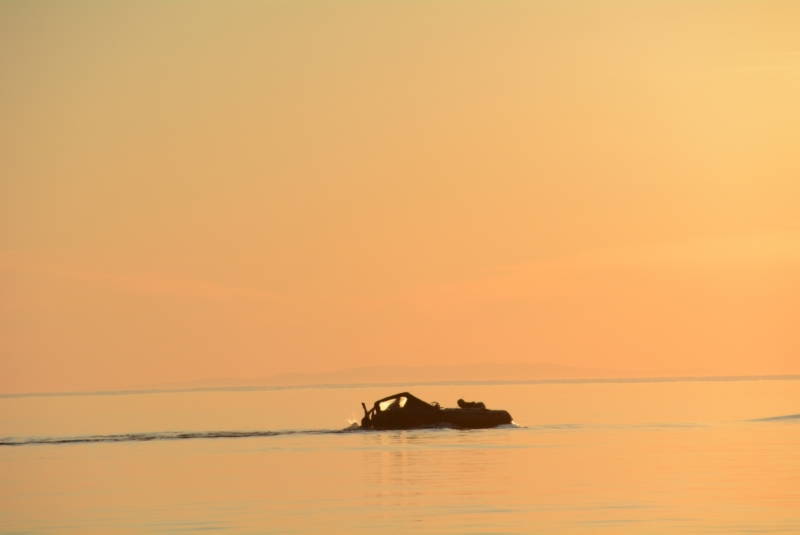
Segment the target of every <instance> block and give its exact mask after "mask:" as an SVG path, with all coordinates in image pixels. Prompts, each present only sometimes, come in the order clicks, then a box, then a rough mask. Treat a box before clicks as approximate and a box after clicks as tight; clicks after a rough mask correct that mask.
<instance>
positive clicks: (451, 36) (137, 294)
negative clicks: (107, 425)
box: [0, 0, 800, 393]
mask: <svg viewBox="0 0 800 535" xmlns="http://www.w3.org/2000/svg"><path fill="white" fill-rule="evenodd" d="M798 24H800V4H798V3H797V2H795V1H793V0H790V1H777V0H759V1H755V0H752V1H737V0H719V1H716V0H701V1H692V2H688V1H686V2H684V1H680V0H679V1H675V2H673V1H656V0H654V1H650V2H640V1H617V0H608V1H570V2H562V1H546V0H539V1H527V2H523V1H511V0H508V1H501V2H497V1H494V0H492V1H489V0H485V1H472V0H465V1H458V2H455V1H445V0H442V1H435V2H428V1H426V2H422V1H413V0H412V1H408V2H378V1H365V0H356V1H347V2H345V1H341V2H332V1H304V0H292V1H278V0H274V1H263V2H256V1H252V2H249V1H234V2H210V1H203V0H198V1H192V2H189V1H175V2H160V1H158V2H157V1H147V0H145V1H142V2H105V1H74V2H56V1H49V2H48V1H42V2H23V1H15V0H10V1H6V2H2V3H0V79H1V81H2V83H0V117H2V120H1V121H0V203H1V204H0V218H1V219H0V392H6V393H10V392H32V391H72V390H86V389H90V390H101V389H114V388H135V387H140V386H151V385H165V384H177V383H182V382H195V383H197V382H200V383H204V382H205V383H208V384H217V383H224V382H226V381H247V380H258V379H260V378H265V377H270V376H272V375H276V374H285V373H317V372H325V371H332V370H338V369H342V368H349V367H362V366H375V365H408V366H426V365H434V364H435V365H437V366H447V365H471V364H486V363H496V364H497V365H498V367H502V365H503V364H504V363H552V364H557V365H563V366H572V367H576V368H585V369H591V370H607V373H609V374H618V373H633V372H635V373H642V374H648V375H663V374H676V373H677V374H713V375H729V374H731V375H732V374H796V373H800V328H798V325H800V324H799V323H798V321H797V315H798V314H797V311H798V310H800V211H799V210H798V208H797V207H798V204H800V153H798V141H797V140H798V139H800V99H798V98H797V95H798V94H800V32H797V27H798ZM476 378H477V377H476Z"/></svg>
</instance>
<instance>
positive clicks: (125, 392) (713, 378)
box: [0, 374, 800, 399]
mask: <svg viewBox="0 0 800 535" xmlns="http://www.w3.org/2000/svg"><path fill="white" fill-rule="evenodd" d="M797 380H800V374H764V375H699V376H671V377H658V376H650V377H586V378H561V379H557V378H555V379H508V380H502V379H500V380H456V381H383V382H360V383H316V384H297V385H250V386H231V385H228V386H197V387H183V388H140V389H133V388H132V389H120V390H76V391H61V392H20V393H0V399H11V398H34V397H79V396H132V395H147V394H176V393H190V392H262V391H263V392H269V391H278V390H306V389H313V388H319V389H345V388H370V387H380V386H386V387H389V386H447V385H453V386H457V385H487V386H493V385H537V384H542V385H546V384H615V383H619V384H624V383H680V382H697V383H702V382H710V383H723V382H740V381H797Z"/></svg>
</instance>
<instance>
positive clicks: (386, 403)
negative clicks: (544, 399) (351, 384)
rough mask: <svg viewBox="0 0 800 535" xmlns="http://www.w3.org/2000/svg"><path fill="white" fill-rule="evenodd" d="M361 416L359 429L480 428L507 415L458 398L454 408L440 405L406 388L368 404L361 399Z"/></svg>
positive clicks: (506, 419)
mask: <svg viewBox="0 0 800 535" xmlns="http://www.w3.org/2000/svg"><path fill="white" fill-rule="evenodd" d="M361 406H362V407H363V408H364V417H363V418H362V419H361V428H362V429H414V428H424V427H440V426H441V427H456V428H460V429H483V428H488V427H496V426H498V425H504V424H510V423H511V415H510V414H509V413H508V412H507V411H504V410H490V409H487V408H486V406H485V405H484V404H483V403H481V402H467V401H464V400H462V399H460V400H458V406H459V408H458V409H455V408H447V409H443V408H441V407H440V406H439V404H438V403H427V402H425V401H422V400H421V399H419V398H418V397H416V396H413V395H411V394H410V393H408V392H400V393H399V394H394V395H391V396H387V397H385V398H382V399H379V400H378V401H376V402H375V403H374V404H373V406H372V408H371V409H369V410H367V406H366V405H365V404H364V403H361Z"/></svg>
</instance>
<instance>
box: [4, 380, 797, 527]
mask: <svg viewBox="0 0 800 535" xmlns="http://www.w3.org/2000/svg"><path fill="white" fill-rule="evenodd" d="M401 391H410V392H411V393H413V394H415V395H416V396H418V397H420V398H421V399H424V400H426V401H430V402H432V401H436V402H439V403H440V404H441V405H442V406H455V405H456V400H457V399H459V398H464V399H467V400H470V401H478V400H480V401H483V402H484V403H486V405H487V406H488V407H489V408H500V409H506V410H508V411H509V412H510V413H511V415H512V416H513V419H514V422H513V424H511V425H507V426H503V427H499V428H495V429H484V430H458V429H421V430H404V431H362V430H359V429H357V422H358V421H359V420H360V418H361V416H362V409H361V402H362V401H363V402H365V403H366V404H367V405H368V406H369V405H371V404H372V402H373V401H374V400H376V399H378V398H381V397H384V396H387V395H390V394H393V393H396V392H401ZM215 531H218V532H224V533H252V534H262V533H275V534H306V533H325V534H336V533H343V534H351V533H356V534H358V533H369V534H382V533H403V534H405V533H414V534H428V533H430V534H433V533H437V534H438V533H453V534H478V533H480V534H512V533H514V534H516V533H520V534H523V533H524V534H527V533H542V534H577V533H581V534H582V533H608V534H612V533H613V534H618V533H622V534H626V533H637V534H638V533H644V534H659V533H670V534H672V533H708V534H716V533H725V534H727V533H748V534H752V533H794V534H797V533H800V377H798V376H788V377H749V378H741V377H739V378H735V377H707V378H671V379H669V378H666V379H665V378H659V379H647V378H643V379H620V380H572V381H570V380H566V381H509V382H492V381H486V382H468V383H467V382H464V383H436V384H380V385H378V384H372V385H316V386H303V387H274V386H273V387H247V388H209V389H184V390H177V391H173V390H148V391H125V392H94V393H61V394H36V395H4V396H1V397H0V533H2V534H23V533H80V534H87V533H89V534H91V533H176V534H185V533H205V532H215Z"/></svg>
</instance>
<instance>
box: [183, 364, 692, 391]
mask: <svg viewBox="0 0 800 535" xmlns="http://www.w3.org/2000/svg"><path fill="white" fill-rule="evenodd" d="M697 375H703V371H700V370H667V371H659V372H653V371H646V370H634V371H631V370H626V371H620V370H612V369H593V368H577V367H572V366H563V365H560V364H553V363H548V362H538V363H503V364H498V363H481V364H463V365H439V364H434V365H430V366H396V365H383V366H363V367H358V368H346V369H341V370H333V371H325V372H314V373H282V374H277V375H272V376H269V377H261V378H248V379H241V378H227V379H215V380H204V381H192V383H191V384H192V385H195V386H197V385H201V384H202V385H203V386H211V385H215V386H216V385H226V386H273V385H274V386H277V385H285V386H296V385H321V384H363V383H405V382H408V383H420V382H439V381H448V382H450V381H455V382H458V381H503V380H518V381H524V380H539V379H594V378H630V377H666V376H697ZM187 385H188V383H183V386H187ZM171 386H177V385H174V384H173V385H171Z"/></svg>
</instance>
